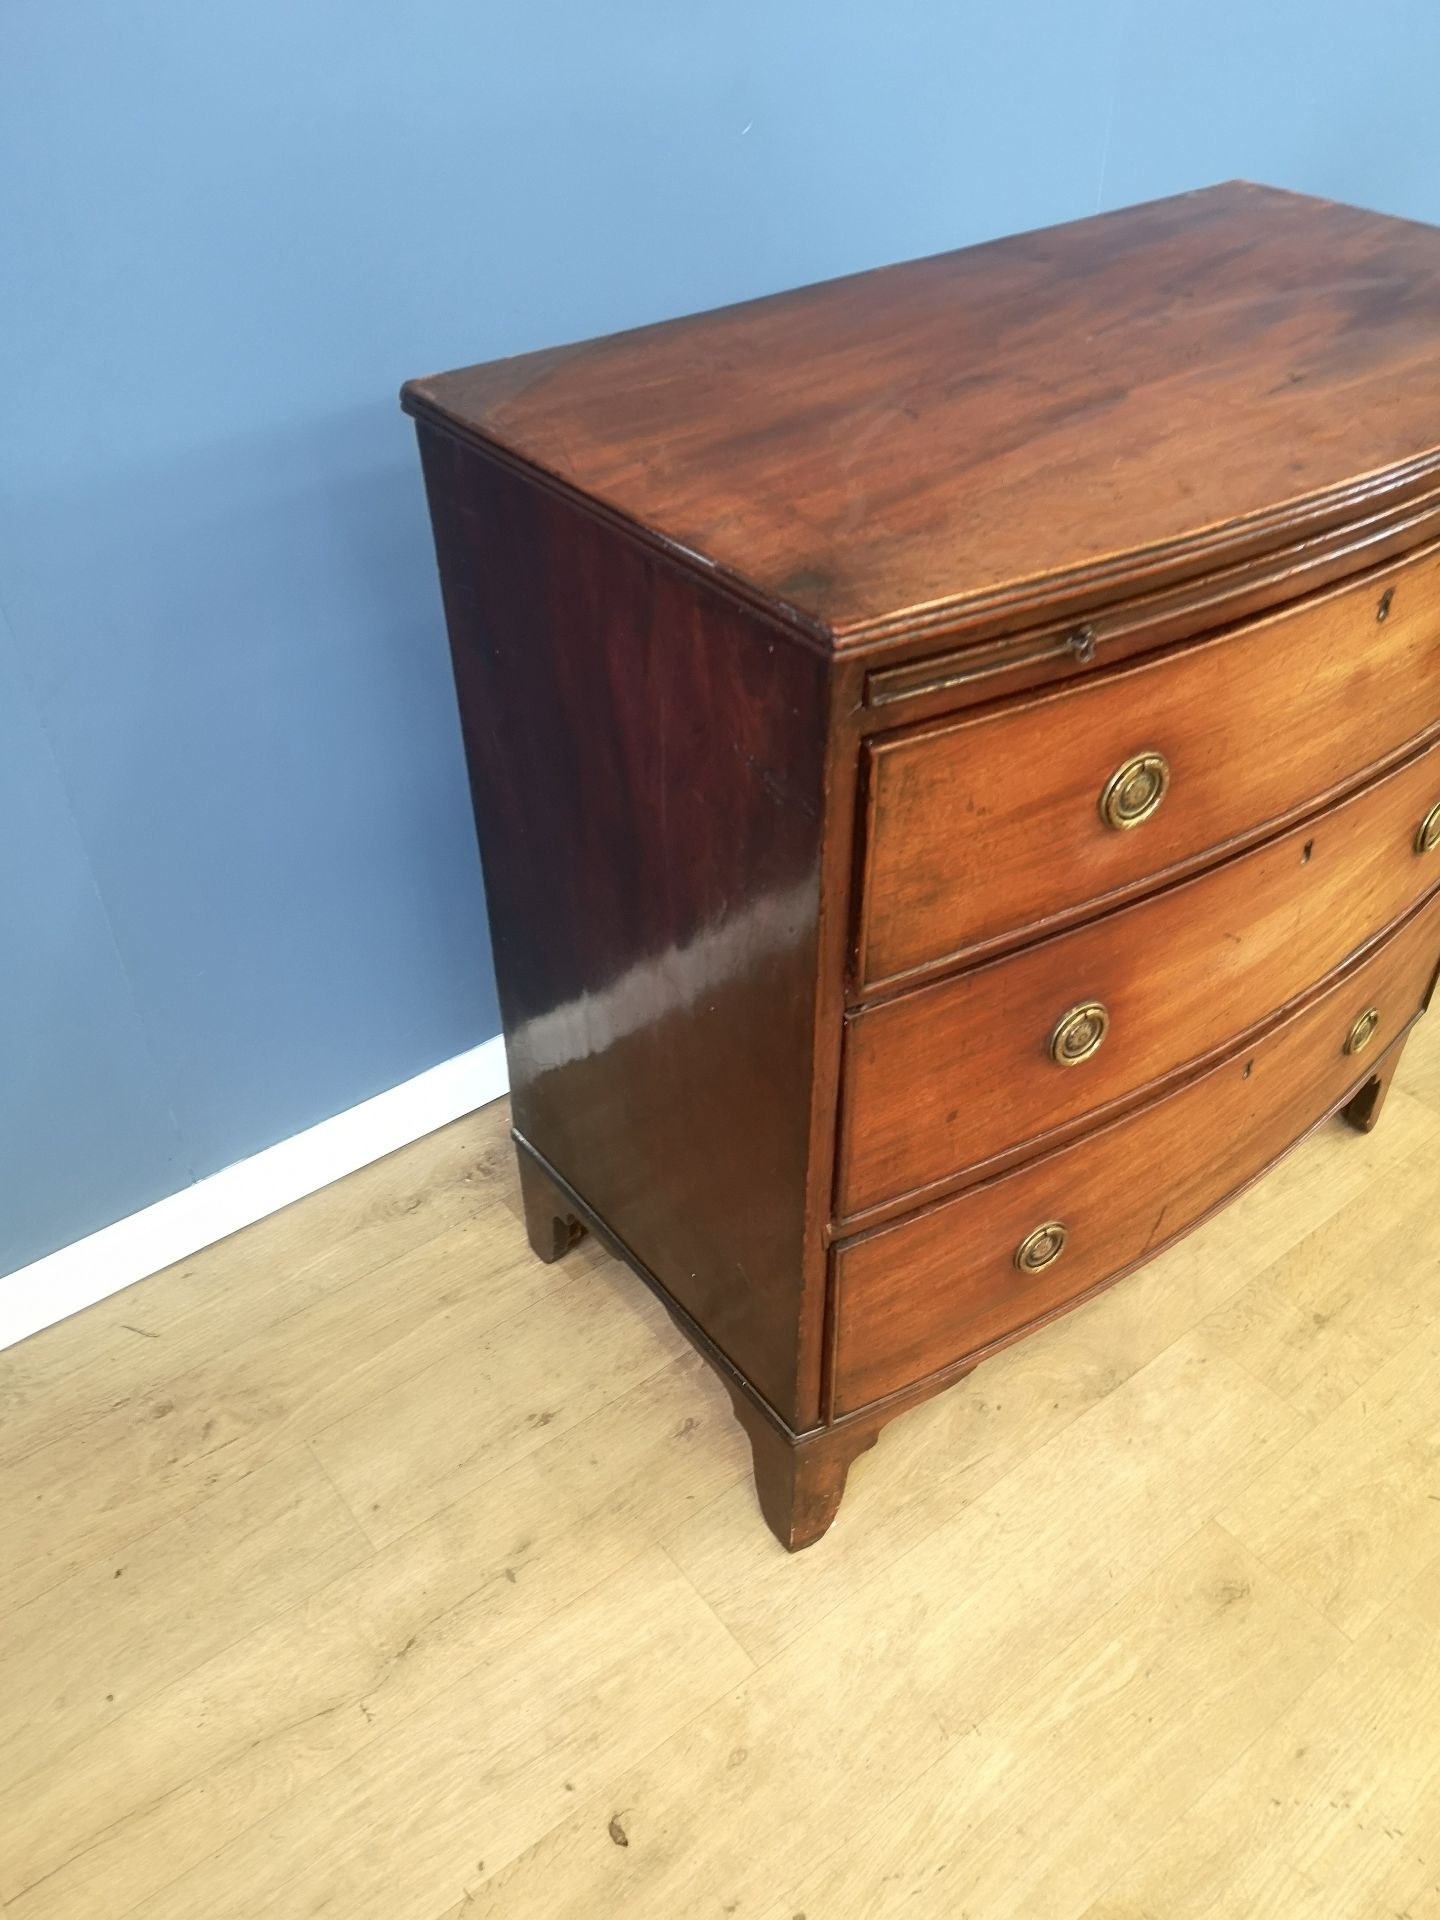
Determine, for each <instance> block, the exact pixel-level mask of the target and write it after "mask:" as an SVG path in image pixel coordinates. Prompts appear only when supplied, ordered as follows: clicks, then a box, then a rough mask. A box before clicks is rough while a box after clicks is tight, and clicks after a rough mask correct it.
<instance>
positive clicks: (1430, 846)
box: [1415, 800, 1440, 853]
mask: <svg viewBox="0 0 1440 1920" xmlns="http://www.w3.org/2000/svg"><path fill="white" fill-rule="evenodd" d="M1437 850H1440V800H1437V801H1436V802H1435V804H1434V806H1433V807H1431V809H1430V811H1429V812H1428V813H1427V814H1426V816H1425V818H1424V819H1423V820H1422V821H1421V822H1420V830H1419V832H1418V833H1417V834H1416V835H1415V851H1416V853H1435V852H1436V851H1437Z"/></svg>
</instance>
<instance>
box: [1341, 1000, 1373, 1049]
mask: <svg viewBox="0 0 1440 1920" xmlns="http://www.w3.org/2000/svg"><path fill="white" fill-rule="evenodd" d="M1379 1028H1380V1009H1379V1008H1378V1007H1367V1008H1366V1009H1365V1011H1364V1013H1362V1014H1361V1016H1360V1018H1359V1019H1358V1020H1357V1021H1356V1022H1355V1024H1354V1026H1353V1027H1351V1029H1350V1031H1349V1033H1348V1034H1347V1035H1346V1036H1345V1051H1346V1053H1359V1052H1361V1050H1362V1049H1363V1048H1365V1047H1368V1046H1369V1044H1370V1042H1371V1041H1372V1040H1373V1039H1374V1038H1375V1035H1376V1033H1377V1032H1378V1031H1379Z"/></svg>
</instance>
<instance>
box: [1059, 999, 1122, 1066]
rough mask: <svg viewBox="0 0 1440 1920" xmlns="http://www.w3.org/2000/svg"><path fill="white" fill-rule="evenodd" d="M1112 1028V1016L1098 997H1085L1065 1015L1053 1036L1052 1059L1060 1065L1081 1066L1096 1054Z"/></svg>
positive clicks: (1062, 1016) (1061, 1017)
mask: <svg viewBox="0 0 1440 1920" xmlns="http://www.w3.org/2000/svg"><path fill="white" fill-rule="evenodd" d="M1109 1031H1110V1015H1109V1013H1108V1011H1107V1010H1106V1008H1105V1007H1104V1006H1103V1005H1102V1004H1101V1003H1100V1001H1098V1000H1082V1001H1081V1003H1080V1005H1079V1006H1078V1007H1071V1009H1070V1011H1069V1012H1068V1013H1065V1014H1062V1015H1061V1016H1060V1019H1059V1021H1058V1022H1057V1023H1056V1027H1055V1031H1054V1032H1053V1033H1052V1034H1051V1036H1050V1058H1051V1059H1052V1060H1053V1061H1054V1062H1055V1064H1056V1066H1057V1067H1078V1066H1079V1065H1080V1062H1081V1061H1082V1060H1089V1059H1091V1058H1092V1057H1093V1056H1094V1055H1095V1054H1097V1053H1098V1052H1099V1051H1100V1049H1101V1047H1102V1046H1103V1045H1104V1042H1105V1035H1106V1034H1107V1033H1108V1032H1109Z"/></svg>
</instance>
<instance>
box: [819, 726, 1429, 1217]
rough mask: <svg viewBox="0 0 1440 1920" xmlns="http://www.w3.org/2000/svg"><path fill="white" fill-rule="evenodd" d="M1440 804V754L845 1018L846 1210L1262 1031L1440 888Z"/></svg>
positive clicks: (930, 1178)
mask: <svg viewBox="0 0 1440 1920" xmlns="http://www.w3.org/2000/svg"><path fill="white" fill-rule="evenodd" d="M1437 806H1440V745H1437V746H1434V747H1432V748H1430V749H1429V750H1428V751H1427V752H1425V753H1422V754H1420V755H1419V756H1418V757H1417V758H1416V759H1414V760H1411V761H1409V762H1407V763H1406V764H1405V765H1403V766H1402V767H1400V768H1398V769H1397V770H1396V771H1394V772H1393V773H1390V774H1387V775H1385V776H1383V777H1382V778H1381V779H1380V780H1378V781H1376V782H1374V783H1373V784H1372V785H1371V786H1369V787H1366V788H1363V789H1362V790H1361V792H1360V793H1358V794H1355V795H1353V796H1352V797H1351V798H1350V799H1348V800H1344V801H1341V802H1340V803H1339V804H1338V805H1337V806H1334V807H1331V808H1330V809H1328V811H1326V812H1325V813H1322V814H1321V815H1319V816H1318V817H1317V818H1313V819H1310V820H1307V821H1306V822H1305V823H1304V824H1303V825H1302V826H1299V827H1295V828H1292V829H1291V830H1290V832H1288V833H1286V834H1282V835H1281V836H1280V837H1279V838H1278V839H1275V840H1270V841H1267V842H1265V843H1264V844H1263V845H1261V846H1259V847H1256V848H1254V849H1253V850H1252V851H1251V852H1249V853H1245V854H1240V855H1238V856H1237V857H1235V858H1234V859H1231V860H1227V861H1225V862H1224V863H1223V864H1222V865H1220V866H1218V867H1212V868H1211V869H1209V870H1208V871H1207V872H1204V873H1201V874H1199V875H1197V876H1196V877H1195V878H1193V879H1190V880H1187V881H1183V882H1182V883H1180V884H1179V885H1177V886H1173V887H1169V888H1167V889H1166V890H1165V891H1163V892H1161V893H1158V894H1152V895H1149V896H1147V897H1146V898H1145V899H1143V900H1140V901H1137V902H1136V903H1135V904H1133V905H1131V906H1128V907H1124V908H1121V909H1120V910H1119V911H1117V912H1114V913H1111V914H1107V915H1106V916H1105V917H1104V918H1102V919H1100V920H1096V921H1091V922H1089V923H1087V924H1086V925H1085V926H1082V927H1077V928H1074V929H1073V930H1072V931H1071V932H1069V933H1065V934H1059V935H1057V936H1055V937H1053V938H1051V939H1049V940H1046V941H1043V942H1042V943H1041V944H1040V945H1038V946H1034V947H1030V948H1027V949H1026V950H1025V951H1024V952H1022V953H1018V954H1012V955H1010V956H1008V957H1007V958H1005V959H1003V960H993V961H990V962H988V963H987V964H985V965H983V966H979V967H975V968H973V969H972V970H971V971H970V972H968V973H964V974H961V975H959V976H958V977H957V978H952V979H947V980H942V981H939V982H937V983H936V984H934V985H932V986H927V987H921V988H919V989H916V990H915V991H913V992H910V993H906V994H902V995H901V996H900V997H899V998H898V999H895V1000H890V1001H886V1002H884V1003H882V1004H881V1005H879V1006H873V1007H867V1008H864V1009H862V1010H861V1011H860V1012H859V1013H857V1014H855V1015H853V1016H852V1017H851V1019H850V1021H849V1023H848V1025H847V1029H846V1039H845V1076H844V1090H845V1091H844V1118H843V1122H842V1127H841V1150H840V1183H839V1194H838V1203H837V1204H838V1208H839V1211H840V1212H841V1213H842V1214H855V1213H859V1212H861V1211H863V1210H864V1209H865V1208H867V1207H873V1206H877V1205H879V1204H881V1203H882V1202H884V1201H887V1200H893V1199H896V1198H898V1197H901V1196H904V1195H907V1194H915V1193H917V1192H918V1191H919V1190H922V1189H924V1188H926V1187H928V1186H933V1185H934V1184H936V1183H937V1182H939V1181H943V1180H945V1179H947V1178H950V1177H952V1176H954V1175H956V1174H958V1173H961V1172H963V1171H965V1170H966V1169H968V1168H973V1167H977V1166H980V1165H983V1164H984V1163H985V1162H986V1161H987V1160H991V1159H994V1158H995V1157H996V1156H997V1155H1000V1154H1004V1153H1007V1152H1009V1151H1010V1150H1011V1149H1014V1148H1018V1147H1021V1146H1024V1145H1026V1144H1027V1143H1029V1142H1031V1141H1034V1140H1036V1139H1037V1138H1039V1137H1040V1136H1041V1135H1043V1134H1045V1133H1048V1132H1049V1131H1051V1130H1052V1129H1055V1128H1058V1127H1062V1126H1065V1125H1067V1124H1071V1123H1074V1122H1076V1121H1078V1120H1080V1119H1081V1118H1082V1117H1084V1116H1087V1115H1093V1114H1095V1113H1096V1112H1098V1111H1099V1110H1100V1109H1103V1108H1104V1107H1105V1106H1107V1105H1108V1104H1109V1103H1111V1102H1113V1101H1116V1100H1121V1099H1124V1098H1125V1097H1126V1096H1128V1095H1131V1094H1133V1093H1135V1092H1136V1091H1137V1090H1138V1089H1139V1088H1142V1087H1144V1086H1145V1085H1147V1084H1148V1083H1149V1082H1150V1081H1152V1080H1156V1079H1159V1078H1161V1077H1162V1076H1164V1075H1165V1074H1168V1073H1172V1072H1174V1071H1176V1070H1177V1069H1179V1068H1181V1067H1184V1066H1185V1065H1187V1064H1188V1063H1191V1062H1194V1061H1197V1060H1200V1059H1202V1058H1203V1057H1204V1056H1205V1055H1206V1054H1208V1053H1212V1052H1214V1051H1215V1050H1216V1049H1217V1048H1220V1047H1223V1046H1225V1045H1226V1044H1227V1043H1228V1042H1230V1041H1232V1040H1234V1039H1236V1038H1237V1037H1238V1036H1239V1035H1241V1034H1243V1033H1244V1032H1245V1031H1247V1030H1248V1029H1249V1028H1251V1027H1254V1026H1256V1025H1258V1024H1259V1023H1260V1022H1262V1021H1267V1020H1269V1019H1270V1018H1271V1017H1272V1016H1273V1015H1274V1014H1275V1013H1276V1012H1277V1011H1278V1010H1279V1009H1281V1008H1283V1007H1285V1006H1286V1005H1288V1004H1289V1003H1290V1002H1291V1001H1293V1000H1297V999H1298V998H1299V997H1300V996H1301V995H1302V994H1306V993H1308V992H1309V991H1310V990H1311V988H1313V987H1314V986H1316V985H1317V984H1318V983H1319V982H1320V981H1321V980H1323V979H1324V977H1325V976H1326V975H1327V974H1328V973H1331V972H1333V971H1334V970H1335V969H1336V968H1337V967H1339V966H1341V965H1342V964H1343V963H1344V962H1345V961H1346V960H1348V959H1349V958H1350V957H1351V956H1352V955H1353V954H1354V953H1355V952H1356V951H1357V950H1358V949H1359V948H1361V947H1362V946H1364V945H1365V943H1366V942H1367V941H1369V940H1371V939H1373V938H1374V937H1375V936H1376V935H1377V934H1379V933H1381V932H1382V931H1383V930H1384V929H1385V928H1386V927H1387V926H1389V925H1390V924H1391V923H1392V922H1393V921H1395V920H1397V919H1399V918H1400V917H1401V915H1402V914H1404V913H1405V912H1407V911H1408V910H1409V909H1410V908H1411V907H1412V906H1413V905H1414V904H1415V902H1416V901H1417V900H1418V899H1420V898H1421V896H1422V895H1423V894H1425V893H1426V892H1428V891H1429V890H1430V889H1431V888H1432V887H1434V886H1436V885H1437V884H1440V845H1437V846H1433V847H1432V846H1430V845H1428V840H1429V835H1428V834H1427V833H1426V832H1425V831H1424V823H1425V821H1426V820H1427V819H1428V818H1429V817H1430V816H1431V814H1432V813H1433V811H1434V809H1435V808H1436V807H1437ZM1097 1009H1098V1012H1097V1011H1096V1010H1097ZM1067 1015H1069V1016H1071V1017H1070V1018H1069V1020H1068V1021H1067V1018H1066V1016H1067Z"/></svg>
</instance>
